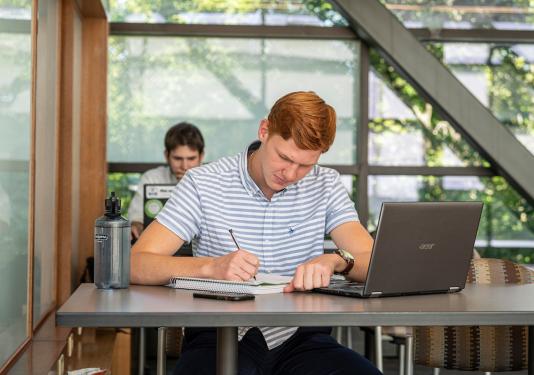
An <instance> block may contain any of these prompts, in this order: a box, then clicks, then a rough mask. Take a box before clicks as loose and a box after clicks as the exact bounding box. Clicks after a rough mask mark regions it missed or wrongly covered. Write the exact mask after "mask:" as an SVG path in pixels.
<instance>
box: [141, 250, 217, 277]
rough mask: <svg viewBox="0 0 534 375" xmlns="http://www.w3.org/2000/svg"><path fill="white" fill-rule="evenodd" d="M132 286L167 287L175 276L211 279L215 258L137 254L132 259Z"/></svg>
mask: <svg viewBox="0 0 534 375" xmlns="http://www.w3.org/2000/svg"><path fill="white" fill-rule="evenodd" d="M130 262H131V264H130V272H131V275H130V281H131V283H132V284H143V285H165V284H167V283H168V282H169V280H170V278H171V277H173V276H188V277H208V278H209V277H210V273H211V272H210V271H209V267H210V265H211V263H212V262H213V258H209V257H174V256H169V255H159V254H153V253H144V252H137V253H134V254H132V256H131V258H130Z"/></svg>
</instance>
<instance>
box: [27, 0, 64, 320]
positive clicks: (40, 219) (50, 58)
mask: <svg viewBox="0 0 534 375" xmlns="http://www.w3.org/2000/svg"><path fill="white" fill-rule="evenodd" d="M38 19H39V22H38V33H37V34H38V37H37V81H36V99H35V107H36V135H35V137H36V142H35V155H36V160H37V161H38V162H37V163H36V165H35V186H36V189H35V240H34V262H33V267H34V271H33V272H34V273H33V324H34V326H35V325H37V324H38V323H39V321H40V320H41V319H42V318H43V317H44V315H45V314H47V313H48V311H50V309H51V308H53V306H54V303H55V295H56V288H55V286H56V253H55V230H54V229H55V215H56V183H55V179H54V178H52V176H55V175H56V173H55V170H56V158H55V156H56V153H55V152H50V150H55V149H56V136H55V133H56V123H57V111H56V107H57V106H56V91H57V89H56V86H57V85H56V79H57V69H56V67H57V53H56V51H57V49H58V46H57V41H58V28H57V26H58V25H59V22H58V1H57V0H49V1H45V2H40V3H39V11H38Z"/></svg>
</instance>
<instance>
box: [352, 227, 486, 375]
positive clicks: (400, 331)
mask: <svg viewBox="0 0 534 375" xmlns="http://www.w3.org/2000/svg"><path fill="white" fill-rule="evenodd" d="M371 236H372V237H373V238H374V236H375V232H372V233H371ZM472 259H473V260H475V259H480V254H479V252H478V251H477V249H473V258H472ZM467 282H469V280H467ZM361 329H362V330H363V331H364V332H365V356H366V357H367V358H369V359H371V360H372V361H373V362H374V364H375V366H376V367H377V368H378V369H379V370H380V371H383V359H382V342H383V341H386V342H392V343H393V344H396V345H397V346H398V352H399V361H400V363H399V375H412V372H413V360H412V358H413V335H414V333H413V328H412V327H380V326H376V327H362V328H361ZM371 341H372V342H373V345H372V346H371V345H370V343H371Z"/></svg>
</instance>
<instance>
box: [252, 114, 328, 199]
mask: <svg viewBox="0 0 534 375" xmlns="http://www.w3.org/2000/svg"><path fill="white" fill-rule="evenodd" d="M264 126H265V129H262V127H264ZM259 136H260V141H262V147H263V149H264V151H263V158H262V163H261V169H262V174H263V179H264V181H265V184H266V185H267V187H268V188H269V189H271V190H272V191H273V192H277V191H280V190H283V189H285V188H286V187H287V186H288V185H291V184H294V183H296V182H297V181H299V180H301V179H302V178H304V176H306V175H307V174H308V172H309V171H310V170H311V169H312V168H313V166H314V165H315V164H317V161H318V160H319V157H320V156H321V151H320V150H303V149H300V148H299V147H298V146H297V145H296V144H295V142H294V141H293V139H291V138H290V139H288V140H285V139H283V138H282V137H281V136H280V135H278V134H273V135H269V134H268V130H267V122H266V121H265V123H263V122H262V125H260V131H259Z"/></svg>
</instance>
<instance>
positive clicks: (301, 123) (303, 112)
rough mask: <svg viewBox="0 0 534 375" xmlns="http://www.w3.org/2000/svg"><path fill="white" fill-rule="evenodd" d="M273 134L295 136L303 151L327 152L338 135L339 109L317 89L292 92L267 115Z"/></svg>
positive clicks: (284, 137) (284, 136)
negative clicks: (326, 100)
mask: <svg viewBox="0 0 534 375" xmlns="http://www.w3.org/2000/svg"><path fill="white" fill-rule="evenodd" d="M267 119H268V120H269V134H278V135H280V136H281V137H282V138H283V139H285V140H287V139H289V138H291V139H293V141H294V142H295V144H296V145H297V147H299V148H301V149H303V150H313V151H315V150H321V152H326V151H328V149H329V148H330V146H331V145H332V143H333V142H334V137H335V135H336V111H335V110H334V108H332V106H330V105H328V104H326V102H325V101H324V100H323V99H321V98H320V97H319V96H318V95H317V94H316V93H314V92H313V91H297V92H292V93H289V94H287V95H285V96H283V97H281V98H280V99H278V100H277V101H276V103H274V105H273V107H272V108H271V112H270V113H269V116H268V117H267Z"/></svg>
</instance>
